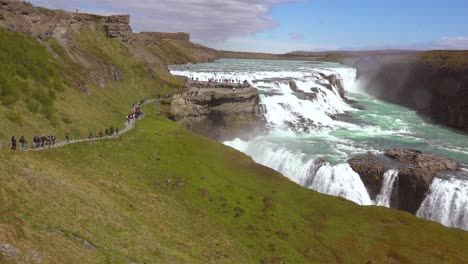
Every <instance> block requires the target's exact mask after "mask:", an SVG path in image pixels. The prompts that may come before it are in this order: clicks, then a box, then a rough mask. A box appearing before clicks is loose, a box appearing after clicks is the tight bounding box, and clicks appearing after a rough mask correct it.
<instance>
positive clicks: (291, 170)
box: [225, 139, 373, 205]
mask: <svg viewBox="0 0 468 264" xmlns="http://www.w3.org/2000/svg"><path fill="white" fill-rule="evenodd" d="M225 144H226V145H228V146H231V147H233V148H236V149H238V150H239V151H242V152H244V153H246V154H247V155H249V156H251V157H252V158H253V159H254V160H255V162H257V163H260V164H263V165H265V166H267V167H270V168H272V169H274V170H276V171H279V172H281V173H282V174H283V175H285V176H286V177H288V178H289V179H291V180H293V181H294V182H296V183H298V184H300V185H302V186H304V187H307V188H310V189H313V190H315V191H318V192H320V193H323V194H328V195H333V196H339V197H343V198H345V199H347V200H350V201H353V202H355V203H357V204H360V205H372V204H373V202H372V200H371V199H370V197H369V194H368V192H367V190H366V187H365V186H364V183H363V182H362V181H361V178H360V177H359V175H358V174H357V173H356V172H354V171H353V170H352V169H351V167H350V166H349V165H348V164H346V163H343V164H338V165H331V164H329V163H328V162H325V161H321V160H316V159H312V158H310V157H308V156H307V155H305V154H304V153H301V152H300V151H291V150H288V149H287V148H285V147H282V146H280V145H277V144H273V143H270V142H267V141H264V140H262V139H257V140H254V141H252V142H244V141H242V140H240V139H236V140H233V141H230V142H225Z"/></svg>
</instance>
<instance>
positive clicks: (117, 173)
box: [0, 106, 468, 263]
mask: <svg viewBox="0 0 468 264" xmlns="http://www.w3.org/2000/svg"><path fill="white" fill-rule="evenodd" d="M145 111H146V112H147V113H150V115H149V116H147V118H145V119H144V120H143V121H141V122H140V123H138V124H137V128H136V130H133V131H132V132H130V133H129V134H126V135H125V136H124V137H123V138H121V139H117V140H108V141H100V142H96V143H94V144H90V143H85V144H77V145H71V146H67V147H64V148H62V149H56V150H50V151H45V152H37V153H26V154H24V153H11V152H9V151H3V152H1V154H0V155H1V156H0V157H1V158H0V244H9V245H11V246H14V247H15V248H16V249H18V250H21V253H19V254H17V255H16V259H12V258H9V257H7V256H6V255H0V262H2V261H3V262H6V263H9V262H11V261H13V260H14V261H19V260H23V261H24V263H29V262H30V261H34V260H38V259H41V260H42V261H43V263H260V262H263V263H463V262H464V261H466V260H467V259H468V251H466V245H467V244H468V233H466V232H463V231H460V230H452V229H447V228H444V227H442V226H441V225H439V224H436V223H431V222H427V221H425V220H422V219H417V218H416V217H414V216H412V215H409V214H406V213H403V212H398V211H394V210H390V209H386V208H376V207H360V206H357V205H355V204H353V203H351V202H348V201H344V200H343V199H340V198H335V197H329V196H325V195H321V194H317V193H316V192H314V191H312V190H308V189H304V188H301V187H300V186H298V185H296V184H295V183H293V182H291V181H289V180H288V179H286V178H284V177H283V176H281V175H279V174H278V173H276V172H274V171H272V170H270V169H267V168H265V167H263V166H260V165H257V164H255V163H254V162H253V161H252V160H251V159H250V158H248V157H247V156H245V155H243V154H241V153H239V152H237V151H235V150H233V149H230V148H227V147H225V146H223V145H221V144H219V143H216V142H213V141H211V140H209V139H206V138H203V137H201V136H198V135H195V134H192V133H190V132H189V131H186V130H184V129H183V128H180V127H178V126H177V125H176V124H175V123H173V122H171V121H168V120H166V119H164V118H162V117H158V116H157V115H156V114H155V112H156V111H155V109H154V108H153V107H152V106H148V107H147V108H146V109H145Z"/></svg>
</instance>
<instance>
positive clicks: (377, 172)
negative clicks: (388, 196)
mask: <svg viewBox="0 0 468 264" xmlns="http://www.w3.org/2000/svg"><path fill="white" fill-rule="evenodd" d="M348 163H349V165H351V168H352V169H353V170H354V171H355V172H357V173H358V174H359V176H361V180H362V181H363V182H364V185H365V186H366V189H367V192H369V195H370V198H371V199H375V197H376V196H377V195H378V194H379V193H380V190H381V189H382V182H383V175H384V174H385V172H386V171H388V170H389V169H391V167H390V165H389V164H388V163H386V162H384V161H383V160H382V159H381V158H378V157H377V156H375V155H371V154H368V155H364V156H358V157H354V158H352V159H350V160H349V161H348Z"/></svg>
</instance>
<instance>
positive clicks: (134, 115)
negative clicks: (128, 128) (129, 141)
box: [126, 100, 146, 124]
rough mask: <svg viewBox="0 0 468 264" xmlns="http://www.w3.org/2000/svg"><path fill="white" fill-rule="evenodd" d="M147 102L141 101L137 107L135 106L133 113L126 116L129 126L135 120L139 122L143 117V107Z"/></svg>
mask: <svg viewBox="0 0 468 264" xmlns="http://www.w3.org/2000/svg"><path fill="white" fill-rule="evenodd" d="M145 101H146V100H141V101H140V102H139V103H138V104H137V105H135V104H134V105H133V112H132V113H131V114H129V115H127V116H126V118H127V122H128V124H130V122H131V121H132V120H133V119H134V120H138V119H140V117H141V116H142V115H143V112H142V111H141V105H142V104H143V103H144V102H145Z"/></svg>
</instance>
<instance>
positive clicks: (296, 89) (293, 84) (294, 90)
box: [289, 81, 302, 93]
mask: <svg viewBox="0 0 468 264" xmlns="http://www.w3.org/2000/svg"><path fill="white" fill-rule="evenodd" d="M289 87H290V88H291V90H293V92H296V93H301V92H302V91H301V90H299V88H298V87H297V84H296V82H295V81H290V82H289Z"/></svg>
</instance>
